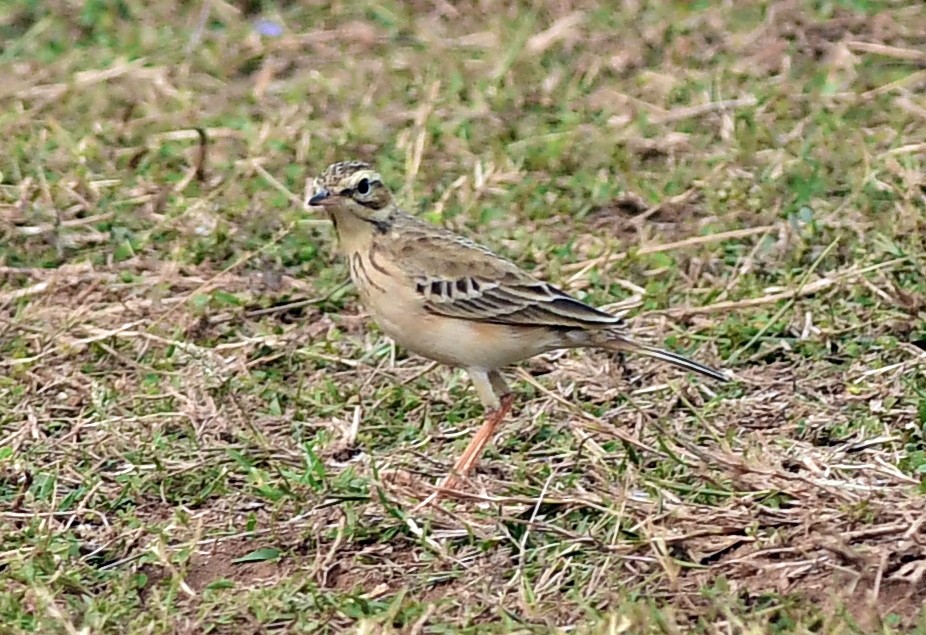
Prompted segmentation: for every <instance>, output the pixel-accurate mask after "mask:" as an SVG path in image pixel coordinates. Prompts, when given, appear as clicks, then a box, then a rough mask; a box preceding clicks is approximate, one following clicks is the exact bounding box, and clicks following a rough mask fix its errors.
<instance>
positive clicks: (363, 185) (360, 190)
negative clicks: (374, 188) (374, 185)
mask: <svg viewBox="0 0 926 635" xmlns="http://www.w3.org/2000/svg"><path fill="white" fill-rule="evenodd" d="M369 193H370V180H369V179H360V182H359V183H357V194H360V195H361V196H365V195H367V194H369Z"/></svg>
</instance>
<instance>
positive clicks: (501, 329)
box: [371, 301, 558, 370]
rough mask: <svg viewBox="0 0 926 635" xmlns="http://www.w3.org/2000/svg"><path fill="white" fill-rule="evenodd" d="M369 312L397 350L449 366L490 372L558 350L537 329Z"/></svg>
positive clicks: (387, 309)
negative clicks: (396, 346) (399, 347)
mask: <svg viewBox="0 0 926 635" xmlns="http://www.w3.org/2000/svg"><path fill="white" fill-rule="evenodd" d="M383 304H385V301H384V302H383ZM371 312H372V313H374V314H375V315H376V316H377V319H376V321H377V323H378V324H379V327H380V329H382V331H383V332H384V333H386V335H388V336H389V337H391V338H392V339H393V340H395V342H396V343H397V344H398V345H399V346H401V347H402V348H404V349H407V350H409V351H411V352H413V353H417V354H418V355H421V356H422V357H427V358H428V359H433V360H435V361H438V362H441V363H443V364H448V365H450V366H458V367H461V368H481V369H486V370H491V369H496V368H502V367H503V366H508V365H509V364H514V363H516V362H520V361H522V360H525V359H527V358H529V357H533V356H534V355H538V354H540V353H543V352H546V351H549V350H551V349H554V348H558V347H557V345H556V340H555V337H554V336H553V334H552V333H550V332H549V330H548V329H545V328H541V327H512V326H507V325H503V324H487V323H484V322H475V321H471V320H460V319H456V318H448V317H442V316H438V315H433V314H430V313H426V312H424V311H417V312H415V314H414V315H410V314H409V313H408V312H406V311H401V310H399V307H396V306H395V304H392V305H390V306H382V305H380V306H379V307H377V310H375V311H371Z"/></svg>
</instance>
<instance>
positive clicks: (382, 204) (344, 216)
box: [307, 161, 730, 491]
mask: <svg viewBox="0 0 926 635" xmlns="http://www.w3.org/2000/svg"><path fill="white" fill-rule="evenodd" d="M307 204H308V206H309V207H310V208H318V207H320V208H322V209H323V210H324V212H325V213H326V214H327V215H328V217H329V218H330V219H331V221H332V223H333V225H334V231H335V234H336V237H337V241H338V251H339V252H340V254H341V255H342V256H343V257H344V258H345V259H346V260H347V265H348V268H349V269H350V277H351V280H352V281H353V283H354V285H355V287H356V289H357V292H358V295H359V298H360V302H361V304H362V305H363V306H364V308H365V309H366V311H367V312H368V314H369V315H370V317H372V318H373V320H374V321H375V322H376V323H377V324H378V325H379V328H380V330H381V331H383V332H384V333H385V334H386V335H387V336H389V337H390V338H392V339H393V340H394V341H395V342H396V343H397V344H398V345H399V346H400V347H402V348H404V349H406V350H408V351H410V352H412V353H416V354H418V355H420V356H422V357H425V358H428V359H430V360H433V361H436V362H439V363H442V364H445V365H448V366H452V367H456V368H462V369H463V370H465V371H466V373H467V374H468V375H469V378H470V380H471V382H472V384H473V386H474V388H475V390H476V394H477V395H478V397H479V400H480V402H481V403H482V406H483V408H484V409H485V419H484V422H483V424H482V425H481V426H480V427H479V429H478V430H477V431H476V433H475V435H474V436H473V437H472V439H471V440H470V442H469V444H468V445H467V447H466V449H465V450H464V451H463V453H462V454H461V455H460V456H459V458H458V459H457V461H456V463H455V464H454V465H453V468H452V470H451V471H450V472H449V473H448V474H447V476H446V477H445V478H444V479H443V482H442V483H441V485H440V489H439V490H438V491H448V490H452V489H453V488H455V487H457V486H458V484H459V483H460V479H462V478H465V477H466V476H467V475H468V474H470V473H471V471H472V470H473V468H474V467H475V466H476V465H477V464H478V462H479V460H480V458H481V456H482V454H483V453H484V451H485V448H486V445H487V444H488V443H489V442H490V440H491V439H492V438H493V437H494V435H495V432H496V429H497V428H498V426H499V425H500V424H501V423H502V422H503V421H504V419H505V418H506V417H507V415H508V413H509V412H510V410H511V408H512V406H513V403H514V399H513V394H512V392H511V390H510V388H509V386H508V384H507V382H506V381H505V378H504V377H503V376H502V373H501V369H503V368H505V367H507V366H509V365H512V364H516V363H518V362H521V361H524V360H526V359H528V358H531V357H534V356H535V355H540V354H542V353H547V352H551V351H554V350H558V349H569V348H600V349H604V350H606V351H611V352H617V353H625V352H632V353H639V354H642V355H645V356H649V357H652V358H655V359H659V360H662V361H664V362H668V363H669V364H672V365H675V366H677V367H680V368H682V369H684V370H687V371H694V372H696V373H700V374H701V375H704V376H706V377H709V378H711V379H713V380H716V381H718V382H726V381H729V380H730V377H729V376H728V375H727V374H726V373H724V372H721V371H720V370H717V369H714V368H711V367H710V366H706V365H704V364H701V363H699V362H696V361H694V360H691V359H688V358H686V357H683V356H682V355H678V354H676V353H673V352H671V351H668V350H664V349H661V348H658V347H656V346H652V345H649V344H645V343H642V342H638V341H636V340H634V339H633V338H632V337H631V335H630V333H629V331H628V329H627V327H626V325H625V323H624V321H623V320H622V319H621V318H620V317H618V316H615V315H612V314H610V313H607V312H605V311H603V310H601V309H598V308H596V307H594V306H591V305H589V304H586V303H585V302H582V301H581V300H578V299H577V298H575V297H573V296H571V295H569V294H568V293H566V292H564V291H562V290H561V289H559V288H557V287H555V286H553V285H552V284H550V283H548V282H545V281H543V280H541V279H539V278H538V277H536V276H534V275H532V274H531V273H529V272H527V271H525V270H524V269H522V268H521V267H519V266H518V265H517V264H515V263H514V262H513V261H511V260H509V259H507V258H504V257H502V256H499V255H497V254H496V253H494V252H493V251H492V250H491V249H489V248H488V247H485V246H483V245H480V244H479V243H476V242H474V241H473V240H471V239H470V238H467V237H465V236H463V235H460V234H457V233H455V232H452V231H450V230H448V229H445V228H443V227H439V226H437V225H434V224H432V223H428V222H426V221H424V220H422V219H419V218H418V217H416V216H413V215H412V214H410V213H408V212H406V211H404V210H403V209H402V208H401V207H400V206H399V204H398V203H397V202H396V200H395V198H394V196H393V193H392V191H391V190H390V189H389V187H388V186H387V185H386V183H385V182H384V181H383V178H382V177H381V176H380V174H379V173H378V172H377V171H376V170H375V169H374V167H373V166H372V165H371V164H370V163H367V162H364V161H340V162H337V163H332V164H331V165H329V166H328V167H327V168H326V169H325V171H324V172H323V173H322V174H321V175H319V176H318V177H316V178H315V179H314V180H313V182H312V189H311V195H310V198H309V199H308V201H307Z"/></svg>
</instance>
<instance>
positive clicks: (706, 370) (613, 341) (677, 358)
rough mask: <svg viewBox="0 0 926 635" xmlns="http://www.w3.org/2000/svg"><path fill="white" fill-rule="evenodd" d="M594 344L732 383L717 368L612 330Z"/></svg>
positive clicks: (595, 340) (593, 341)
mask: <svg viewBox="0 0 926 635" xmlns="http://www.w3.org/2000/svg"><path fill="white" fill-rule="evenodd" d="M592 343H594V344H596V345H598V346H601V347H602V348H605V349H608V350H611V351H621V352H628V353H639V354H640V355H646V356H647V357H653V358H655V359H661V360H662V361H664V362H669V363H670V364H672V365H673V366H678V367H679V368H684V369H685V370H691V371H694V372H696V373H700V374H701V375H704V376H705V377H710V378H711V379H716V380H717V381H722V382H728V381H730V376H729V375H727V374H726V373H723V372H721V371H719V370H717V369H715V368H711V367H710V366H705V365H704V364H700V363H698V362H696V361H694V360H691V359H688V358H687V357H682V356H681V355H678V354H676V353H672V352H670V351H667V350H663V349H661V348H656V347H655V346H649V345H648V344H640V343H639V342H635V341H633V340H632V339H630V338H629V337H628V336H627V335H626V334H624V333H623V332H620V331H616V330H611V331H609V332H607V333H605V334H604V337H598V338H595V339H594V340H592Z"/></svg>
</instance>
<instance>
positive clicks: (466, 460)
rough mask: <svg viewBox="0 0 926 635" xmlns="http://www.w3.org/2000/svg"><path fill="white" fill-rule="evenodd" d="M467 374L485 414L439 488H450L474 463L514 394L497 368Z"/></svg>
mask: <svg viewBox="0 0 926 635" xmlns="http://www.w3.org/2000/svg"><path fill="white" fill-rule="evenodd" d="M469 374H470V377H472V379H473V384H474V385H475V387H476V391H477V392H478V393H479V397H480V399H481V401H482V403H483V404H485V405H486V406H487V408H486V418H485V421H484V422H483V424H482V426H481V427H480V428H479V430H478V431H476V434H475V436H474V437H473V438H472V440H471V441H470V442H469V445H468V446H466V449H465V450H464V451H463V454H461V455H460V458H459V459H457V462H456V463H455V464H454V466H453V470H452V471H451V473H450V474H449V475H448V476H447V478H445V479H444V482H443V483H441V485H440V488H441V489H452V488H453V487H455V486H456V485H457V482H458V480H459V477H461V476H466V475H467V474H468V473H469V472H470V471H471V470H472V469H473V468H474V467H475V466H476V464H477V463H478V462H479V459H480V458H481V457H482V453H483V452H484V451H485V447H486V445H488V443H489V441H491V440H492V437H493V436H494V435H495V429H496V428H497V427H498V425H499V424H500V423H501V422H502V421H504V419H505V417H506V416H507V415H508V413H509V412H510V411H511V406H512V404H513V403H514V397H513V396H512V394H511V392H510V391H509V389H508V385H507V384H506V383H505V379H504V378H503V377H502V376H501V373H499V372H498V371H496V370H493V371H489V372H484V371H473V370H471V371H469Z"/></svg>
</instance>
